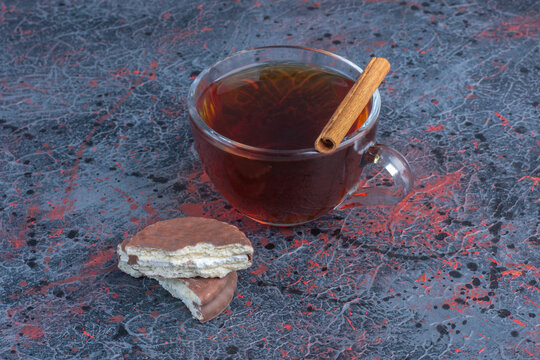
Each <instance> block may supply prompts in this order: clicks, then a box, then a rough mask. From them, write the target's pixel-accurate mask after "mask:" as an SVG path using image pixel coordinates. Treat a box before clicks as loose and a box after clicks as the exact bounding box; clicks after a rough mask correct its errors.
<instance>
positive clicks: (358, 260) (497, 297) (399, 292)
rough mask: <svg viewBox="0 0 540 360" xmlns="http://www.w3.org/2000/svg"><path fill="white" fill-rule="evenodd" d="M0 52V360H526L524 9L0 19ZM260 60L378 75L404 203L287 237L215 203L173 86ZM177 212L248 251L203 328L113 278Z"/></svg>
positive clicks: (530, 157) (176, 307)
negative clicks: (232, 288)
mask: <svg viewBox="0 0 540 360" xmlns="http://www.w3.org/2000/svg"><path fill="white" fill-rule="evenodd" d="M0 33H1V34H2V37H1V40H0V48H1V51H0V60H1V61H2V64H3V66H2V67H1V68H0V148H1V152H0V190H1V193H0V194H1V196H0V210H1V215H0V234H1V245H0V246H1V252H0V267H1V270H0V334H1V336H0V358H2V359H57V358H62V359H64V358H90V359H120V358H129V359H133V358H136V359H145V358H148V359H179V358H181V359H192V358H193V359H229V358H230V359H276V358H282V357H283V358H290V359H303V358H308V359H314V358H321V359H390V358H396V359H405V358H408V359H533V358H538V357H539V356H540V350H539V348H538V331H539V324H540V323H539V321H538V319H539V317H538V315H539V307H540V296H539V294H540V289H539V288H540V285H539V284H538V276H539V271H538V268H539V266H540V264H539V256H538V246H539V243H538V227H539V225H538V216H539V207H538V199H539V191H538V190H539V188H540V184H539V181H540V171H539V155H538V154H539V151H540V149H539V145H540V140H539V138H538V133H539V131H540V128H539V105H538V104H539V99H540V96H539V95H540V93H539V87H538V84H539V83H540V78H539V76H538V73H539V70H540V69H539V64H540V57H539V42H538V39H539V37H540V34H539V33H540V15H539V13H538V3H537V2H535V1H533V0H530V1H503V0H500V1H479V0H468V1H467V0H448V1H442V2H439V1H433V0H431V1H426V2H422V3H418V2H410V1H402V2H399V1H390V0H371V1H366V2H363V3H362V2H360V1H353V0H344V1H318V2H312V1H310V0H304V1H302V0H291V1H283V0H282V1H264V0H259V1H255V0H241V1H240V0H237V1H232V0H224V1H200V2H193V1H185V0H184V1H159V2H148V1H141V0H134V1H129V2H120V1H118V2H104V1H67V0H63V1H52V2H50V1H40V2H16V1H8V2H0ZM272 44H295V45H304V46H310V47H315V48H321V49H326V50H330V51H333V52H335V53H337V54H340V55H343V56H345V57H347V58H349V59H350V60H352V61H354V62H356V63H358V64H360V65H364V64H366V63H367V62H368V61H369V59H370V56H371V55H375V56H380V57H386V58H388V59H389V60H390V62H391V64H392V72H391V74H390V75H389V76H388V77H387V80H386V82H385V84H384V85H383V86H382V92H381V94H382V97H383V106H382V110H381V121H380V125H379V132H378V141H380V142H382V143H386V144H389V145H391V146H394V147H395V148H396V149H398V150H400V151H401V152H403V153H404V154H405V155H406V157H407V158H408V159H409V161H410V163H411V166H412V168H413V170H414V172H415V175H416V178H417V181H416V184H415V188H414V191H413V192H412V194H410V196H408V197H407V198H406V199H405V200H404V201H402V202H401V203H400V204H398V205H397V206H396V207H394V208H390V209H389V208H353V209H342V210H336V211H334V212H332V213H330V214H328V215H327V216H325V217H323V218H321V219H319V220H317V221H314V222H312V223H310V224H307V225H303V226H297V227H294V228H286V229H279V228H272V227H267V226H262V225H258V224H256V223H254V222H253V221H251V220H249V219H246V218H245V217H242V215H240V214H239V213H238V212H236V211H235V210H234V209H232V208H231V206H230V205H228V204H227V202H226V201H225V200H224V199H223V198H222V197H221V195H220V194H219V193H218V192H217V191H216V190H215V188H214V187H213V186H212V184H211V183H210V182H209V180H208V177H207V176H206V175H205V174H204V173H203V171H202V168H201V164H200V161H199V158H198V155H197V153H196V151H195V150H194V146H193V139H192V135H191V132H190V129H189V126H188V119H187V112H186V95H187V91H188V87H189V85H190V83H191V82H192V80H193V78H194V77H195V76H196V75H197V74H198V73H199V72H200V71H201V70H203V69H204V68H205V67H207V66H209V65H211V64H213V63H214V62H215V61H217V60H218V59H221V58H223V57H224V56H226V55H228V54H231V53H232V52H234V51H238V50H241V49H246V48H249V47H252V46H253V47H256V46H262V45H272ZM186 215H192V216H206V217H213V218H216V219H219V220H223V221H226V222H228V223H231V224H234V225H237V226H238V227H239V228H240V229H241V230H243V231H245V232H246V234H247V235H248V237H249V238H250V239H251V240H252V242H253V245H254V247H255V251H256V253H255V256H254V264H253V266H252V268H250V269H248V270H246V271H243V272H241V273H240V274H239V282H238V289H237V291H236V296H235V297H234V299H233V301H232V302H231V304H230V308H229V309H228V310H227V311H225V313H223V314H222V315H220V316H219V317H218V318H216V319H215V320H213V321H211V322H209V323H207V324H200V323H199V322H198V321H196V320H193V319H192V318H191V316H190V314H189V312H188V311H187V309H186V308H185V307H184V306H183V304H182V303H181V302H180V301H179V300H177V299H174V298H172V297H171V296H170V295H168V293H167V292H166V291H165V290H163V289H162V288H161V287H159V286H158V284H157V283H156V281H154V280H150V279H134V278H131V277H130V276H128V275H126V274H124V273H122V272H120V271H119V270H118V269H117V267H116V255H115V250H114V249H115V246H116V245H117V244H118V243H119V242H121V241H122V239H123V238H124V237H127V236H130V235H132V234H134V233H135V232H136V231H138V230H139V229H141V228H143V227H144V226H146V225H148V224H150V223H153V222H156V221H158V220H161V219H169V218H173V217H178V216H186Z"/></svg>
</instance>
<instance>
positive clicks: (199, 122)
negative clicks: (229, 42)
mask: <svg viewBox="0 0 540 360" xmlns="http://www.w3.org/2000/svg"><path fill="white" fill-rule="evenodd" d="M265 49H268V50H271V49H296V50H303V51H309V52H317V53H321V54H323V55H327V56H330V57H332V58H334V59H336V60H339V61H340V62H343V63H345V64H346V65H348V66H350V67H352V68H353V69H354V70H356V71H358V73H359V74H360V73H362V72H363V69H362V68H361V67H359V66H358V65H356V64H355V63H353V62H352V61H350V60H347V59H346V58H344V57H342V56H340V55H336V54H334V53H332V52H329V51H326V50H321V49H314V48H310V47H305V46H294V45H273V46H263V47H257V48H253V49H247V50H242V51H238V52H235V53H234V54H231V55H229V56H227V57H225V58H223V59H222V60H219V61H218V62H216V63H214V64H213V65H211V66H208V67H207V68H206V69H204V70H203V71H202V72H201V73H200V74H199V75H198V76H197V77H196V78H195V80H194V81H193V83H192V84H191V86H190V88H189V93H188V98H187V105H188V111H189V115H190V117H191V119H192V124H194V125H195V126H197V127H198V129H199V130H200V131H201V132H202V133H203V134H204V135H206V137H207V138H208V139H209V140H210V141H211V142H212V143H213V144H214V145H215V146H218V147H219V148H221V149H223V150H225V151H227V152H231V153H234V154H237V155H240V156H244V157H247V158H255V159H272V158H276V157H277V158H289V159H290V158H306V157H317V156H325V155H328V154H324V153H320V152H318V151H316V150H315V147H312V148H304V149H285V150H277V149H265V148H259V147H256V146H251V145H246V144H243V143H240V142H238V141H234V140H232V139H229V138H228V137H226V136H223V135H222V134H220V133H218V132H217V131H215V130H214V129H212V128H211V127H210V126H209V125H208V124H207V123H206V122H204V121H203V119H202V118H201V116H200V114H199V111H198V110H197V106H196V101H195V92H196V90H197V87H198V86H199V83H200V82H201V80H202V78H203V77H204V76H205V75H206V74H208V73H209V72H210V71H211V70H212V69H213V68H215V67H216V66H218V65H219V64H222V63H224V62H227V61H230V60H231V59H232V58H235V57H237V56H241V55H243V54H246V53H250V52H254V51H260V50H265ZM353 80H355V81H356V79H353ZM380 109H381V96H380V93H379V90H378V89H377V90H375V92H374V93H373V96H372V97H371V110H370V112H369V116H368V118H367V119H366V121H365V122H364V124H363V125H362V126H361V127H360V128H359V129H357V130H356V131H355V132H354V133H352V134H350V135H349V136H347V137H345V139H344V140H343V141H342V142H341V143H340V144H339V145H338V147H337V149H336V150H335V151H336V152H337V151H339V150H341V149H343V148H345V147H347V146H350V145H352V144H354V143H355V142H356V141H358V140H359V139H360V138H362V136H363V135H364V134H368V133H369V131H370V130H371V128H372V127H373V126H374V125H375V124H376V123H377V119H378V117H379V112H380Z"/></svg>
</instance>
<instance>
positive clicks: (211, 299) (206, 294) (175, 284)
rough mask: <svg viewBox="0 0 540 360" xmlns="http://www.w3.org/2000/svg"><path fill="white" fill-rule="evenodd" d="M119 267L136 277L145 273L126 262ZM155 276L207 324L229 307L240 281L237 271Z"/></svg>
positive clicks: (154, 277) (193, 313)
mask: <svg viewBox="0 0 540 360" xmlns="http://www.w3.org/2000/svg"><path fill="white" fill-rule="evenodd" d="M118 268H119V269H120V270H122V271H123V272H125V273H126V274H129V275H131V276H133V277H136V278H138V277H141V276H143V275H144V274H143V273H141V272H139V271H137V270H135V269H134V268H132V267H131V266H130V265H128V264H126V263H121V262H120V263H118ZM152 278H153V279H155V280H157V281H158V282H159V284H160V285H161V286H162V287H163V288H164V289H165V290H167V291H168V292H169V293H170V294H171V295H172V296H173V297H175V298H177V299H180V300H182V302H183V303H184V304H185V305H186V306H187V308H188V309H189V311H190V312H191V315H193V317H194V318H195V319H197V320H199V321H200V322H203V323H204V322H207V321H208V320H212V319H213V318H215V317H216V316H218V315H219V314H221V313H222V312H223V310H225V309H226V308H227V306H229V303H230V302H231V300H232V298H233V297H234V292H235V290H236V283H237V281H238V275H237V274H236V271H233V272H230V273H228V274H227V275H226V276H225V277H223V278H202V277H194V278H176V279H170V278H162V277H159V276H152Z"/></svg>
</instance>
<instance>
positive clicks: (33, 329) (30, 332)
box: [22, 324, 44, 339]
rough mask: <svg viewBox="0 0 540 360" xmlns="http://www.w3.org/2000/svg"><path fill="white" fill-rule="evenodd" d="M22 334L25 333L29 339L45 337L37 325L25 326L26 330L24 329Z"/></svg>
mask: <svg viewBox="0 0 540 360" xmlns="http://www.w3.org/2000/svg"><path fill="white" fill-rule="evenodd" d="M22 333H23V335H24V336H26V337H27V338H29V339H37V338H41V337H43V335H44V334H43V329H41V328H40V327H39V326H37V325H31V324H27V325H25V326H24V328H23V331H22Z"/></svg>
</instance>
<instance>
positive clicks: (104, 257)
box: [85, 249, 114, 268]
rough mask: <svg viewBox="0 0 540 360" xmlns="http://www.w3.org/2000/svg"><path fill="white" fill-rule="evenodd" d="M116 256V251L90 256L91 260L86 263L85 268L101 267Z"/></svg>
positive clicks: (101, 252)
mask: <svg viewBox="0 0 540 360" xmlns="http://www.w3.org/2000/svg"><path fill="white" fill-rule="evenodd" d="M113 256H114V249H107V250H99V251H98V253H97V254H93V255H90V259H89V260H88V261H87V262H86V264H85V266H86V267H87V268H90V267H100V266H102V265H103V264H105V263H106V262H107V261H109V260H111V259H112V257H113Z"/></svg>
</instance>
